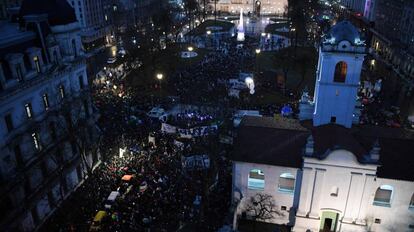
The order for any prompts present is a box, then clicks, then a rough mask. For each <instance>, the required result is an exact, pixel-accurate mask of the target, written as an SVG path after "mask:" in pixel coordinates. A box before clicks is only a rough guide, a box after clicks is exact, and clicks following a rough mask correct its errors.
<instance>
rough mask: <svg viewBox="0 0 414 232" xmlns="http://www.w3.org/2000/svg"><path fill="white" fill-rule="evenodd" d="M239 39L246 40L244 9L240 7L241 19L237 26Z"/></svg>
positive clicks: (240, 40)
mask: <svg viewBox="0 0 414 232" xmlns="http://www.w3.org/2000/svg"><path fill="white" fill-rule="evenodd" d="M237 41H239V42H243V41H244V25H243V9H240V20H239V25H238V26H237Z"/></svg>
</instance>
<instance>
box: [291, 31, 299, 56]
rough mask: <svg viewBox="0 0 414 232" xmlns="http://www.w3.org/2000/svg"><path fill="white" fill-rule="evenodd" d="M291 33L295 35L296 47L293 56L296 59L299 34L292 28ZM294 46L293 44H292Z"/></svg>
mask: <svg viewBox="0 0 414 232" xmlns="http://www.w3.org/2000/svg"><path fill="white" fill-rule="evenodd" d="M290 31H291V32H294V33H295V47H294V54H293V56H294V57H296V47H297V43H298V33H297V32H296V28H294V27H293V28H292V29H290ZM290 44H291V45H292V42H291V43H290Z"/></svg>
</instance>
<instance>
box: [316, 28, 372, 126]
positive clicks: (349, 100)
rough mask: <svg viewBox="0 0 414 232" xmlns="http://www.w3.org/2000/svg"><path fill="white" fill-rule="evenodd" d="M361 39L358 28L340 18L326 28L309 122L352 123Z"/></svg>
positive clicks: (359, 65)
mask: <svg viewBox="0 0 414 232" xmlns="http://www.w3.org/2000/svg"><path fill="white" fill-rule="evenodd" d="M365 50H366V48H365V43H364V41H361V39H360V34H359V32H358V30H357V29H356V28H355V27H354V26H353V25H352V24H351V23H350V22H348V21H342V22H340V23H338V24H336V25H335V26H333V27H332V29H331V30H330V31H329V33H328V34H327V35H326V36H325V38H324V40H323V42H322V43H321V46H320V48H319V62H318V69H317V78H316V84H315V97H314V104H315V110H314V112H313V125H314V126H319V125H324V124H329V123H336V124H339V125H342V126H345V127H347V128H350V127H351V126H352V121H353V114H354V109H355V103H356V98H357V91H358V87H359V81H360V75H361V68H362V62H363V61H364V57H365V54H366V53H365Z"/></svg>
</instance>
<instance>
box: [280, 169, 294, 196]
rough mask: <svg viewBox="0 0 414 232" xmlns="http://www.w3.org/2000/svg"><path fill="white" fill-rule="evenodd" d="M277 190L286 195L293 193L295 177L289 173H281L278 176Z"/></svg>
mask: <svg viewBox="0 0 414 232" xmlns="http://www.w3.org/2000/svg"><path fill="white" fill-rule="evenodd" d="M278 190H279V191H281V192H286V193H293V192H294V190H295V176H293V175H292V174H290V173H283V174H282V175H280V176H279V185H278Z"/></svg>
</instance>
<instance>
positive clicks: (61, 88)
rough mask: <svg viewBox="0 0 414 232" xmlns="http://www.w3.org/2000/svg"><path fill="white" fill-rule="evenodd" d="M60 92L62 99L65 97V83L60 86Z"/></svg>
mask: <svg viewBox="0 0 414 232" xmlns="http://www.w3.org/2000/svg"><path fill="white" fill-rule="evenodd" d="M59 93H60V97H61V98H62V99H63V98H65V87H63V85H60V86H59Z"/></svg>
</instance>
